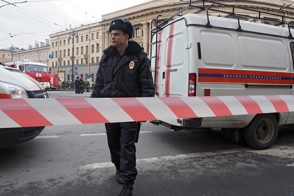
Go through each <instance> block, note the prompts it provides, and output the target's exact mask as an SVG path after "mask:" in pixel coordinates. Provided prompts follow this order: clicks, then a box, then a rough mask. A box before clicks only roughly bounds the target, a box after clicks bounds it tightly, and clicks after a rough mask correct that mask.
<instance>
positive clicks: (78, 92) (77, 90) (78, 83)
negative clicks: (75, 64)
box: [75, 76, 81, 94]
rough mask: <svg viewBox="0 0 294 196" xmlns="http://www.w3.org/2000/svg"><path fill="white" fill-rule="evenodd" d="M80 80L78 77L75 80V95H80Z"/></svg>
mask: <svg viewBox="0 0 294 196" xmlns="http://www.w3.org/2000/svg"><path fill="white" fill-rule="evenodd" d="M80 83H81V82H80V80H79V76H78V77H77V79H76V80H75V89H76V91H75V93H76V94H80Z"/></svg>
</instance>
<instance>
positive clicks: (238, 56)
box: [150, 2, 294, 149]
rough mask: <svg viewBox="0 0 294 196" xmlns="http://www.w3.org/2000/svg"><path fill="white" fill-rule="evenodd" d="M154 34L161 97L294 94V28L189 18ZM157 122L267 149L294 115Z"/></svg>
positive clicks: (153, 60) (153, 51) (167, 24)
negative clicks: (220, 133)
mask: <svg viewBox="0 0 294 196" xmlns="http://www.w3.org/2000/svg"><path fill="white" fill-rule="evenodd" d="M190 3H191V2H190ZM203 10H205V9H203ZM206 10H207V9H206ZM175 15H177V14H175ZM152 34H153V36H152V44H151V47H150V49H151V51H150V55H151V56H150V59H151V67H152V69H153V71H154V72H153V74H154V80H155V81H154V84H155V93H156V95H157V96H159V97H173V96H221V95H226V96H227V95H292V94H294V90H293V89H294V88H293V87H294V86H293V80H292V78H293V74H294V70H293V57H294V40H293V37H292V35H294V31H293V30H292V29H290V27H289V28H283V27H279V26H273V25H266V24H261V23H254V22H249V21H242V20H240V19H238V18H237V19H230V18H225V17H215V16H210V14H209V13H207V14H205V15H202V14H187V15H184V16H182V17H179V18H177V19H175V20H172V21H168V20H167V21H164V22H163V23H161V24H160V23H159V25H158V26H157V27H155V28H154V30H153V32H152ZM154 123H156V124H162V125H165V126H167V127H169V128H172V129H175V130H180V129H188V128H222V129H223V130H226V131H231V132H232V133H238V134H239V136H238V137H241V138H243V137H244V139H245V141H246V143H247V144H248V145H249V146H251V147H253V148H255V149H265V148H269V147H270V146H271V145H272V144H273V143H274V142H275V140H276V137H277V134H278V125H283V124H293V123H294V113H273V114H258V115H246V116H230V117H217V118H216V117H213V118H195V119H160V120H158V121H155V122H154ZM241 138H239V139H241Z"/></svg>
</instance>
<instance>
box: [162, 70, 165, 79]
mask: <svg viewBox="0 0 294 196" xmlns="http://www.w3.org/2000/svg"><path fill="white" fill-rule="evenodd" d="M164 78H165V71H164V72H162V79H164Z"/></svg>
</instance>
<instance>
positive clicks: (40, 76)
mask: <svg viewBox="0 0 294 196" xmlns="http://www.w3.org/2000/svg"><path fill="white" fill-rule="evenodd" d="M14 67H15V68H17V69H19V70H21V71H23V72H24V73H26V74H27V75H29V76H31V77H32V78H34V79H35V80H37V81H38V82H40V84H41V85H42V86H43V87H44V88H45V89H52V88H51V80H52V82H53V81H54V79H51V78H53V76H52V75H53V74H51V73H50V72H49V70H48V66H47V65H46V64H45V63H37V62H31V61H30V60H27V59H24V60H22V61H17V62H16V63H15V66H14Z"/></svg>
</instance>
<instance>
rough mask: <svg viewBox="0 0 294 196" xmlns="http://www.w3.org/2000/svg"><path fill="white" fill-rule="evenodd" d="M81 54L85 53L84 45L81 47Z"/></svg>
mask: <svg viewBox="0 0 294 196" xmlns="http://www.w3.org/2000/svg"><path fill="white" fill-rule="evenodd" d="M81 54H82V55H83V54H84V47H83V46H82V47H81Z"/></svg>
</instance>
